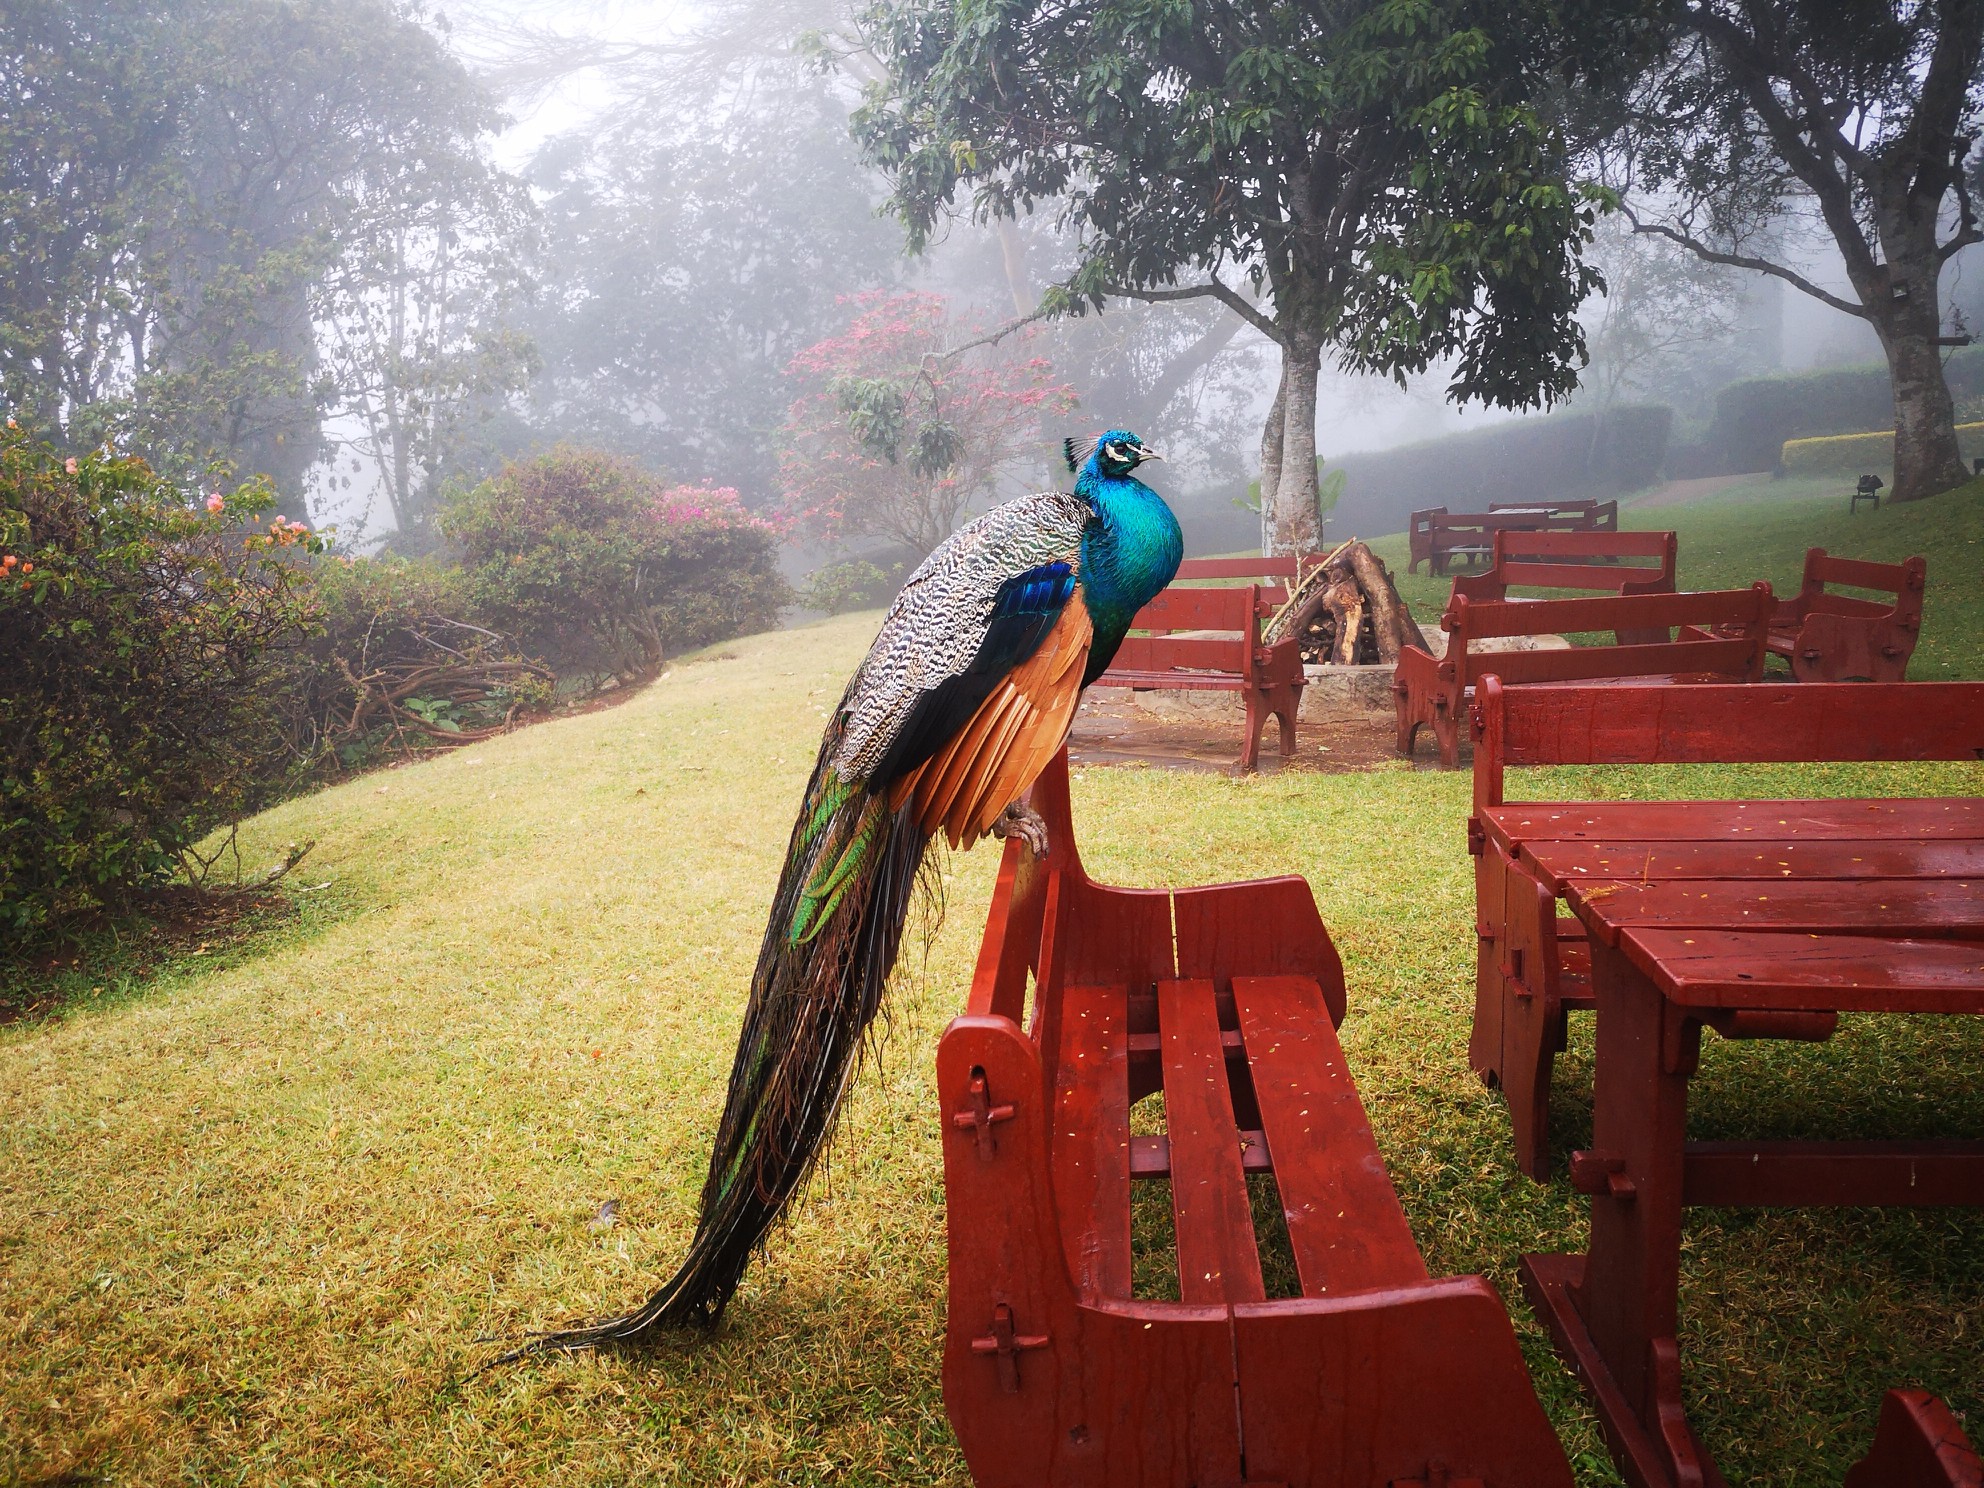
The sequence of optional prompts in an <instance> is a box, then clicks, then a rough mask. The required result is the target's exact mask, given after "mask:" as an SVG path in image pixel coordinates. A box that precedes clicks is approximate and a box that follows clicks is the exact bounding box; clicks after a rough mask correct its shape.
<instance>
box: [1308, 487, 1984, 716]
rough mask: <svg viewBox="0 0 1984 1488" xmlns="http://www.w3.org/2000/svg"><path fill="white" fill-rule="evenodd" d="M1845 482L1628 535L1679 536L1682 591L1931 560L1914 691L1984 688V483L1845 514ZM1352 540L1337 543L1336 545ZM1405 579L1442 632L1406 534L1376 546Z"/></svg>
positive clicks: (1751, 498)
mask: <svg viewBox="0 0 1984 1488" xmlns="http://www.w3.org/2000/svg"><path fill="white" fill-rule="evenodd" d="M1852 488H1853V482H1852V481H1851V480H1848V479H1842V478H1833V479H1824V480H1821V479H1811V478H1806V479H1797V480H1781V481H1773V480H1771V479H1770V478H1769V477H1768V476H1757V477H1755V478H1753V479H1749V480H1745V481H1744V482H1743V483H1741V484H1739V485H1734V486H1730V487H1728V488H1726V489H1724V490H1722V491H1719V492H1717V493H1715V494H1714V495H1712V496H1709V497H1706V498H1704V499H1702V500H1699V501H1693V502H1689V503H1687V504H1686V505H1681V506H1661V507H1653V508H1650V509H1640V508H1635V507H1632V506H1628V507H1626V508H1625V509H1624V510H1623V511H1621V513H1620V523H1621V525H1623V526H1626V527H1635V528H1654V529H1664V528H1670V527H1671V528H1673V529H1674V531H1675V532H1676V533H1677V534H1678V535H1679V539H1680V546H1679V574H1678V578H1679V582H1680V585H1681V587H1682V588H1683V589H1738V588H1742V587H1743V586H1744V585H1746V584H1751V583H1754V582H1755V581H1756V580H1758V579H1766V580H1768V581H1769V582H1770V585H1771V588H1772V589H1773V590H1774V591H1775V592H1776V593H1777V594H1778V595H1779V596H1780V597H1785V598H1788V597H1790V596H1791V595H1794V594H1796V593H1797V592H1798V584H1799V579H1800V577H1801V575H1802V574H1803V573H1804V569H1805V550H1806V549H1807V548H1824V549H1825V550H1826V551H1827V552H1828V553H1832V554H1835V555H1837V556H1839V557H1843V558H1867V559H1871V560H1873V561H1875V562H1880V563H1897V562H1899V561H1900V560H1902V559H1903V558H1906V557H1909V556H1910V555H1912V554H1915V553H1920V554H1921V555H1922V556H1923V557H1925V558H1927V559H1928V560H1929V588H1928V592H1927V594H1926V595H1925V596H1924V600H1923V607H1922V637H1921V641H1920V643H1919V644H1918V645H1917V647H1916V650H1915V656H1914V658H1913V660H1912V661H1911V662H1910V663H1909V668H1908V675H1909V678H1910V679H1911V680H1913V681H1916V682H1935V681H1951V680H1954V679H1959V678H1971V679H1976V678H1984V480H1978V481H1972V482H1971V483H1970V484H1969V485H1967V486H1960V487H1958V488H1957V489H1956V490H1954V491H1948V492H1945V493H1944V494H1943V495H1941V496H1934V497H1931V498H1930V499H1929V500H1927V501H1914V502H1909V503H1907V504H1905V505H1902V506H1893V505H1883V506H1882V507H1881V508H1880V509H1879V510H1878V511H1877V510H1873V509H1871V508H1869V507H1866V506H1862V507H1861V508H1860V510H1859V511H1858V512H1857V513H1854V514H1852V515H1849V514H1848V512H1847V495H1848V493H1849V492H1850V491H1851V490H1852ZM1350 535H1351V534H1349V533H1347V532H1346V533H1341V534H1337V533H1332V537H1333V538H1338V539H1340V538H1342V537H1348V536H1350ZM1371 546H1372V549H1373V550H1374V551H1375V552H1376V553H1377V554H1378V555H1379V556H1380V557H1382V558H1383V559H1384V560H1385V563H1386V564H1387V565H1388V566H1389V567H1390V568H1391V569H1392V571H1393V573H1394V575H1395V576H1396V577H1397V578H1398V582H1399V592H1400V594H1401V595H1402V596H1403V597H1404V598H1405V600H1406V601H1407V602H1408V603H1409V604H1410V605H1411V606H1412V612H1413V614H1414V615H1415V616H1416V617H1418V619H1419V622H1420V624H1421V625H1425V624H1427V623H1428V622H1429V621H1437V620H1438V618H1439V614H1440V610H1441V608H1442V607H1443V606H1444V605H1445V604H1446V601H1447V591H1448V580H1446V579H1434V578H1430V577H1428V576H1427V575H1426V574H1425V573H1424V572H1421V573H1418V574H1410V575H1409V574H1407V573H1406V572H1405V564H1406V556H1407V555H1406V540H1405V536H1404V534H1402V533H1399V534H1394V535H1393V536H1391V537H1387V538H1382V539H1380V540H1378V541H1376V542H1373V543H1372V544H1371Z"/></svg>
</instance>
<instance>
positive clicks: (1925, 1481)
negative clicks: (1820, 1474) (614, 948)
mask: <svg viewBox="0 0 1984 1488" xmlns="http://www.w3.org/2000/svg"><path fill="white" fill-rule="evenodd" d="M1846 1488H1984V1461H1980V1460H1979V1459H1978V1456H1977V1454H1976V1453H1975V1452H1974V1451H1972V1450H1971V1447H1970V1439H1969V1438H1968V1437H1967V1436H1965V1435H1964V1433H1963V1427H1962V1426H1960V1425H1958V1424H1957V1419H1956V1417H1955V1415H1953V1414H1952V1413H1951V1411H1950V1408H1949V1407H1948V1406H1947V1405H1944V1404H1943V1402H1942V1401H1940V1400H1938V1399H1937V1398H1936V1397H1935V1396H1934V1395H1931V1394H1930V1393H1929V1392H1928V1391H1927V1390H1890V1391H1888V1393H1887V1398H1886V1399H1885V1400H1883V1401H1882V1402H1881V1423H1880V1426H1879V1427H1878V1428H1876V1430H1875V1432H1874V1445H1873V1447H1872V1449H1871V1450H1869V1451H1868V1453H1867V1455H1866V1456H1865V1457H1863V1458H1861V1459H1860V1460H1859V1461H1858V1462H1856V1463H1854V1464H1853V1466H1852V1467H1851V1468H1850V1469H1848V1471H1847V1474H1846Z"/></svg>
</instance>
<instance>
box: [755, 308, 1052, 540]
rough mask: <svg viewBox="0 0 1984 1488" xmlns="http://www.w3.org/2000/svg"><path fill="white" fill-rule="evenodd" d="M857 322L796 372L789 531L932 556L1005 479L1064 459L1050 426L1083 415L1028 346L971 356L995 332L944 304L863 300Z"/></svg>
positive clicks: (789, 444) (786, 444) (787, 473)
mask: <svg viewBox="0 0 1984 1488" xmlns="http://www.w3.org/2000/svg"><path fill="white" fill-rule="evenodd" d="M848 304H849V307H850V309H851V311H852V319H851V320H850V321H849V323H848V326H847V329H846V330H844V331H842V332H841V333H840V334H839V335H837V336H832V337H829V338H828V339H826V340H824V341H821V342H819V343H818V344H817V345H814V346H810V347H808V348H807V349H806V350H805V351H803V352H801V353H800V354H799V355H798V356H797V357H795V358H794V359H793V361H792V365H791V366H790V367H789V368H787V373H788V375H789V376H790V377H791V378H792V379H793V380H794V381H795V382H797V383H798V385H799V388H800V393H799V396H798V397H797V398H796V399H795V400H794V401H793V404H792V407H791V408H790V410H788V412H787V414H786V420H785V426H784V428H783V430H782V431H781V436H782V437H781V444H782V447H783V448H782V452H781V455H780V459H779V471H780V476H781V478H782V480H783V483H784V502H785V510H786V513H787V515H788V517H789V519H790V520H791V521H792V522H793V523H794V524H795V525H796V526H797V527H799V528H800V529H801V530H803V531H805V532H806V533H807V534H808V535H809V536H813V537H816V538H819V539H821V540H824V541H827V542H845V541H848V540H850V539H859V538H880V539H883V540H885V541H888V542H891V543H901V544H903V545H904V546H906V547H908V548H910V549H912V550H913V551H914V552H915V553H917V554H918V555H919V556H920V555H922V554H924V553H927V552H929V551H930V550H931V549H932V548H934V547H936V546H937V544H939V543H940V542H942V541H943V540H944V539H945V538H946V537H949V536H950V535H951V533H952V532H953V531H955V530H956V528H957V526H958V524H959V522H960V521H961V520H962V518H963V516H964V514H965V513H966V512H967V511H968V510H969V509H970V507H971V506H972V505H973V504H974V503H977V502H980V501H982V500H984V499H986V498H988V497H990V496H991V495H992V494H993V492H994V491H995V489H996V487H997V485H998V481H999V478H1000V477H1001V476H1002V475H1004V474H1005V473H1007V472H1008V471H1010V470H1012V469H1014V468H1015V467H1017V466H1020V465H1022V464H1023V463H1025V462H1027V461H1028V460H1029V459H1035V460H1038V459H1040V458H1041V457H1042V456H1046V455H1051V450H1052V445H1053V441H1052V440H1051V439H1050V438H1048V437H1047V434H1046V431H1045V430H1044V429H1043V424H1044V423H1053V422H1055V421H1057V420H1059V419H1060V418H1061V417H1062V416H1063V415H1065V414H1066V413H1067V412H1068V411H1069V410H1070V409H1072V408H1073V407H1074V406H1075V398H1074V392H1073V389H1071V388H1070V387H1069V386H1068V385H1067V384H1065V383H1061V382H1057V381H1055V379H1054V368H1053V366H1052V364H1051V363H1049V362H1048V361H1046V360H1045V359H1044V358H1042V357H1037V356H1031V355H1028V354H1027V353H1026V350H1025V342H1026V337H1025V336H1024V335H1017V334H1016V335H1014V336H1012V337H1009V338H1008V339H1007V340H1006V341H1005V342H1004V343H1002V344H1001V345H1000V346H997V347H989V346H988V347H978V348H975V349H973V350H971V351H969V352H965V353H963V354H962V355H957V356H950V355H947V354H946V353H948V352H950V351H951V350H952V349H953V348H957V347H961V346H963V345H965V344H966V343H968V342H970V341H971V340H972V339H973V338H974V337H975V336H977V335H980V334H983V328H982V327H979V326H975V325H972V324H967V323H962V322H960V321H958V320H956V319H954V318H953V317H952V316H951V314H950V311H949V310H948V308H947V307H946V305H945V302H944V300H943V298H942V297H941V296H939V295H931V294H884V293H870V294H864V295H857V296H854V297H852V298H851V299H850V300H849V302H848Z"/></svg>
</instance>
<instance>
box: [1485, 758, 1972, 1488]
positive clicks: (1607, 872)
mask: <svg viewBox="0 0 1984 1488" xmlns="http://www.w3.org/2000/svg"><path fill="white" fill-rule="evenodd" d="M1481 821H1482V827H1483V830H1484V832H1485V833H1486V835H1487V836H1488V838H1489V839H1490V840H1491V841H1493V842H1495V843H1496V844H1497V845H1498V846H1499V847H1500V848H1502V850H1504V851H1506V852H1507V853H1509V854H1510V855H1511V856H1512V857H1516V858H1519V859H1520V861H1521V862H1522V863H1523V864H1524V865H1525V866H1527V867H1528V869H1529V870H1530V871H1531V872H1532V873H1534V874H1535V875H1536V876H1537V877H1538V879H1539V880H1540V881H1541V882H1543V883H1544V884H1545V885H1546V886H1548V887H1549V888H1550V889H1551V890H1552V891H1553V892H1555V893H1557V894H1559V895H1561V896H1563V897H1564V898H1565V899H1567V900H1568V902H1569V904H1570V906H1571V908H1572V910H1573V911H1574V912H1575V913H1576V914H1577V916H1578V918H1579V919H1580V920H1582V921H1583V922H1584V925H1585V927H1586V930H1587V932H1588V934H1589V936H1590V940H1591V977H1592V991H1593V994H1594V997H1595V1000H1596V1002H1597V1014H1598V1018H1597V1032H1596V1056H1595V1063H1594V1068H1593V1087H1594V1089H1593V1094H1594V1102H1593V1113H1592V1145H1591V1148H1590V1149H1589V1150H1588V1151H1583V1152H1578V1153H1575V1154H1573V1156H1572V1159H1571V1179H1572V1183H1573V1184H1574V1186H1575V1187H1577V1188H1578V1189H1579V1190H1580V1191H1581V1192H1585V1193H1589V1194H1591V1195H1592V1206H1591V1236H1590V1241H1589V1245H1588V1249H1587V1250H1586V1251H1585V1253H1584V1254H1583V1255H1531V1256H1526V1257H1524V1259H1523V1278H1524V1284H1525V1286H1526V1288H1527V1289H1528V1291H1529V1293H1530V1296H1531V1299H1532V1300H1533V1301H1534V1303H1535V1304H1536V1306H1537V1310H1538V1312H1539V1314H1540V1315H1541V1316H1542V1317H1543V1319H1544V1321H1545V1322H1546V1323H1547V1325H1548V1326H1549V1327H1550V1329H1551V1332H1552V1334H1553V1335H1554V1336H1555V1339H1556V1342H1557V1345H1558V1348H1559V1349H1560V1350H1561V1351H1562V1352H1563V1353H1564V1354H1565V1355H1566V1356H1567V1357H1568V1358H1569V1359H1570V1360H1571V1362H1572V1363H1573V1364H1574V1365H1575V1367H1576V1368H1577V1370H1578V1373H1579V1374H1580V1376H1581V1377H1582V1378H1583V1379H1584V1381H1585V1383H1586V1385H1587V1386H1588V1388H1589V1389H1590V1391H1591V1394H1592V1396H1593V1397H1594V1401H1595V1404H1596V1405H1597V1408H1598V1412H1599V1416H1600V1418H1601V1421H1602V1423H1603V1425H1604V1428H1605V1431H1606V1435H1607V1438H1608V1441H1609V1442H1610V1444H1611V1446H1612V1448H1613V1454H1614V1456H1615V1457H1616V1458H1617V1459H1618V1461H1619V1463H1620V1466H1621V1467H1622V1468H1623V1469H1624V1470H1625V1472H1626V1474H1627V1477H1628V1478H1629V1479H1630V1480H1631V1481H1632V1482H1633V1483H1635V1484H1636V1485H1640V1488H1654V1485H1673V1488H1688V1485H1708V1488H1713V1485H1717V1484H1720V1483H1722V1481H1723V1479H1722V1477H1721V1475H1720V1474H1719V1473H1718V1472H1717V1471H1716V1469H1715V1464H1714V1462H1713V1461H1712V1460H1711V1459H1710V1457H1709V1455H1708V1453H1707V1452H1706V1451H1705V1450H1704V1449H1703V1447H1702V1445H1701V1443H1700V1442H1699V1441H1698V1440H1697V1439H1696V1438H1695V1435H1694V1433H1693V1431H1692V1430H1691V1429H1690V1427H1689V1425H1688V1421H1687V1416H1686V1414H1685V1412H1684V1410H1683V1407H1682V1401H1681V1370H1680V1360H1679V1356H1678V1353H1677V1347H1676V1341H1675V1340H1676V1333H1677V1316H1676V1314H1677V1287H1678V1283H1679V1271H1680V1245H1681V1217H1682V1210H1683V1208H1684V1207H1685V1206H1687V1205H1689V1204H1717V1205H1771V1206H1787V1205H1800V1206H1802V1205H1831V1204H1869V1205H1887V1204H1892V1205H1984V1142H1975V1141H1915V1142H1864V1141H1863V1142H1814V1141H1797V1142H1783V1141H1780V1142H1689V1141H1688V1140H1687V1138H1686V1125H1687V1098H1688V1082H1689V1079H1690V1077H1691V1076H1692V1075H1693V1074H1694V1071H1695V1067H1696V1062H1697V1058H1698V1056H1699V1052H1700V1043H1701V1031H1702V1029H1703V1028H1704V1027H1708V1028H1713V1029H1715V1030H1716V1031H1717V1032H1719V1033H1720V1034H1722V1035H1723V1036H1724V1037H1726V1038H1793V1039H1808V1040H1819V1039H1824V1038H1826V1037H1828V1036H1830V1034H1831V1033H1832V1031H1833V1029H1834V1027H1836V1025H1837V1023H1838V1018H1839V1014H1841V1013H1842V1012H1884V1013H1945V1014H1947V1013H1984V799H1978V798H1972V797H1955V798H1932V799H1915V800H1906V799H1883V800H1832V801H1823V800H1822V801H1661V802H1618V803H1592V804H1577V805H1562V804H1541V803H1529V804H1525V803H1512V804H1508V805H1496V806H1491V807H1488V808H1486V809H1485V810H1483V811H1482V813H1481ZM1973 1460H1974V1459H1973Z"/></svg>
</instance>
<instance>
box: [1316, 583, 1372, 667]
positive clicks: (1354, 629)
mask: <svg viewBox="0 0 1984 1488" xmlns="http://www.w3.org/2000/svg"><path fill="white" fill-rule="evenodd" d="M1364 604H1365V600H1364V591H1363V590H1362V589H1360V588H1359V587H1358V586H1357V581H1356V579H1354V578H1351V577H1349V576H1346V577H1344V578H1341V579H1338V580H1337V581H1336V582H1334V583H1332V584H1331V585H1330V586H1329V588H1327V589H1325V590H1324V591H1323V605H1324V607H1325V608H1326V609H1328V610H1329V612H1330V614H1331V615H1333V616H1335V617H1336V644H1335V645H1334V646H1332V647H1331V648H1330V665H1331V666H1355V665H1356V664H1357V640H1358V637H1359V635H1360V634H1361V633H1362V631H1363V628H1364Z"/></svg>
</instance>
